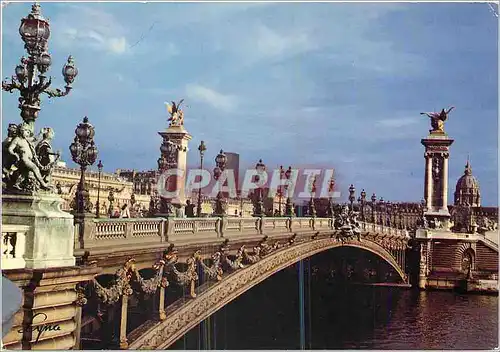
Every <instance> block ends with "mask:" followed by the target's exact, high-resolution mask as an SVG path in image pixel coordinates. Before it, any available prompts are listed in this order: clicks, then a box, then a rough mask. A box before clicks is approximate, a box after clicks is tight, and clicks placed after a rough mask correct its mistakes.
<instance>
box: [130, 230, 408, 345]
mask: <svg viewBox="0 0 500 352" xmlns="http://www.w3.org/2000/svg"><path fill="white" fill-rule="evenodd" d="M337 247H355V248H359V249H362V250H366V251H369V252H371V253H373V254H375V255H377V256H378V257H380V258H382V259H383V260H384V261H386V262H387V263H388V264H389V265H390V266H391V267H393V268H394V270H395V271H396V272H397V273H398V275H399V276H400V278H401V279H402V281H403V282H406V281H407V277H406V274H405V272H404V270H403V269H402V268H401V267H400V266H399V264H398V263H397V262H396V260H395V259H394V258H393V257H392V255H391V254H390V253H389V252H388V251H387V250H385V249H384V248H382V247H381V246H380V245H378V244H377V243H375V242H372V241H370V240H367V239H364V240H362V241H357V240H349V241H345V242H344V243H342V242H340V241H338V240H336V239H334V238H326V239H320V240H316V241H310V242H306V243H301V244H296V245H294V246H291V247H288V248H285V249H282V250H279V251H277V252H274V253H272V254H270V255H268V256H266V257H264V258H262V259H261V260H260V261H258V262H257V263H254V264H252V265H248V266H246V267H245V268H242V269H240V270H238V271H236V272H233V273H231V274H230V275H228V276H227V277H225V278H224V279H223V280H222V281H220V282H218V283H216V284H214V285H213V286H211V287H210V288H209V289H207V290H206V291H204V292H200V293H198V296H197V298H196V299H193V300H189V301H187V302H186V303H185V304H183V305H182V307H179V308H177V309H176V310H174V311H172V312H171V313H170V314H169V313H168V312H167V318H166V319H165V320H164V321H161V322H158V323H157V324H155V325H154V326H152V327H150V328H149V329H148V330H147V331H144V333H143V334H142V335H141V337H139V338H138V339H135V340H134V341H133V342H132V343H131V344H130V346H129V348H131V349H165V348H167V347H168V346H170V345H171V344H172V343H174V342H175V341H176V340H177V339H179V338H180V337H181V336H183V335H184V334H185V333H187V332H188V331H189V330H190V329H192V328H193V327H195V326H196V325H198V324H199V323H200V322H201V321H203V320H205V319H206V318H207V317H209V316H210V315H212V314H214V313H215V312H216V311H218V310H219V309H220V308H222V307H224V306H225V305H227V304H228V303H230V302H231V301H233V300H234V299H236V298H237V297H238V296H240V295H241V294H243V293H244V292H246V291H248V290H250V289H251V288H252V287H254V286H255V285H257V284H259V283H261V282H262V281H264V280H266V279H267V278H268V277H270V276H272V275H273V274H275V273H276V272H278V271H280V270H282V269H285V268H286V267H288V266H290V265H293V264H295V263H296V262H298V261H300V260H303V259H305V258H308V257H311V256H313V255H315V254H318V253H321V252H324V251H327V250H329V249H332V248H337ZM167 310H168V309H167Z"/></svg>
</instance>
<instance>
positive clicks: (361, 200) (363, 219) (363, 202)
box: [358, 189, 366, 221]
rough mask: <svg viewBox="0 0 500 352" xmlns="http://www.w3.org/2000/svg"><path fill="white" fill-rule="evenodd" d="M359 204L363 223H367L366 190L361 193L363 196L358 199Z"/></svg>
mask: <svg viewBox="0 0 500 352" xmlns="http://www.w3.org/2000/svg"><path fill="white" fill-rule="evenodd" d="M358 202H359V204H360V206H361V221H365V203H366V192H365V190H364V189H363V190H362V191H361V196H360V197H359V198H358Z"/></svg>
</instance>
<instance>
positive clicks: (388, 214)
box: [385, 201, 392, 226]
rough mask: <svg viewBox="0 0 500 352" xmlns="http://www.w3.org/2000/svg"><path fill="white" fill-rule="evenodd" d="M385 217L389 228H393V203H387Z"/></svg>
mask: <svg viewBox="0 0 500 352" xmlns="http://www.w3.org/2000/svg"><path fill="white" fill-rule="evenodd" d="M385 216H386V222H387V226H392V203H391V202H390V201H386V202H385Z"/></svg>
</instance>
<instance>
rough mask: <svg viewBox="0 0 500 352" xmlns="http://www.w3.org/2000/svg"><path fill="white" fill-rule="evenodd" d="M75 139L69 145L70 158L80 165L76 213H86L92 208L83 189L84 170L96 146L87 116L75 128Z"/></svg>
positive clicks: (92, 159)
mask: <svg viewBox="0 0 500 352" xmlns="http://www.w3.org/2000/svg"><path fill="white" fill-rule="evenodd" d="M75 134H76V136H75V139H74V141H73V143H71V145H70V146H69V151H70V152H71V158H72V159H73V161H74V162H75V163H77V164H78V165H80V183H79V184H78V188H77V191H76V214H84V213H88V212H90V211H91V209H92V204H91V203H90V199H89V192H88V190H86V189H85V170H86V169H87V166H90V165H92V164H94V162H95V159H96V158H97V147H96V146H95V143H94V134H95V131H94V126H92V125H91V124H90V123H89V119H88V117H87V116H85V117H84V118H83V122H82V123H80V124H79V125H78V126H77V127H76V130H75Z"/></svg>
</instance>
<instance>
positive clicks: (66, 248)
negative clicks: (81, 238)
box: [2, 192, 75, 269]
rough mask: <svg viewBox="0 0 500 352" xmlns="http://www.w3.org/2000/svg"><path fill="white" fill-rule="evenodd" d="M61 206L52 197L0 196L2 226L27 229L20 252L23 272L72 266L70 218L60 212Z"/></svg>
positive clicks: (68, 215)
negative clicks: (19, 226)
mask: <svg viewBox="0 0 500 352" xmlns="http://www.w3.org/2000/svg"><path fill="white" fill-rule="evenodd" d="M62 203H63V199H62V198H60V197H59V196H58V195H56V194H53V193H42V192H40V193H39V194H37V195H33V196H31V195H10V194H3V195H2V225H22V226H25V227H26V228H27V231H26V233H25V238H24V240H25V246H24V248H23V249H22V251H23V252H24V253H23V254H22V255H23V258H24V261H25V263H26V264H25V265H26V268H31V269H42V268H54V267H68V266H74V265H75V257H74V256H73V246H74V237H75V227H74V224H73V215H71V214H69V213H66V212H64V211H62V210H61V205H62Z"/></svg>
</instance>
